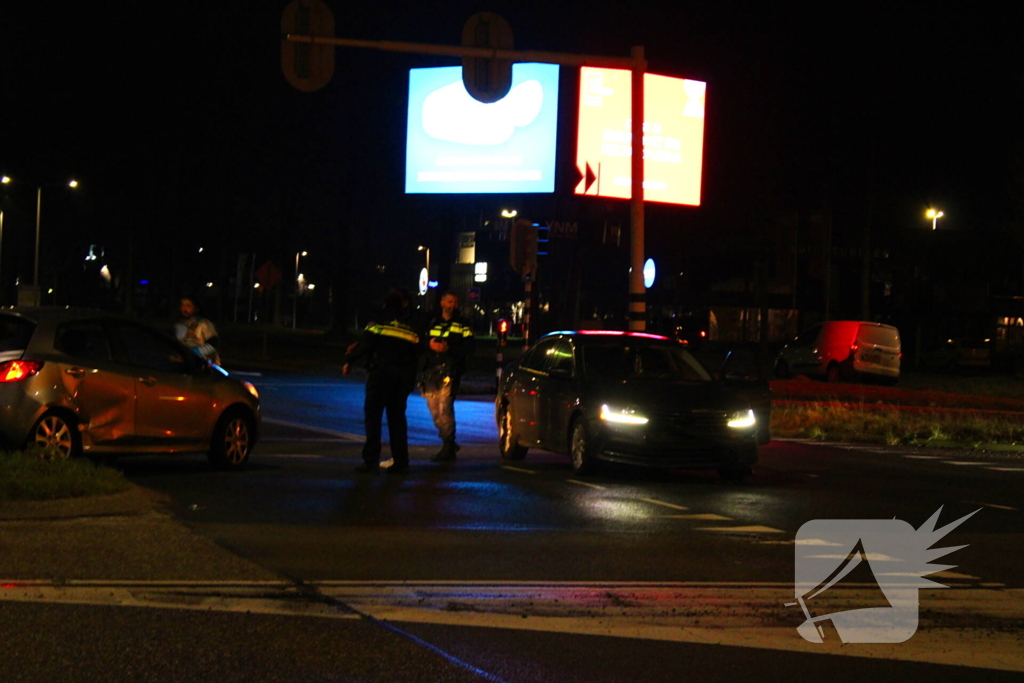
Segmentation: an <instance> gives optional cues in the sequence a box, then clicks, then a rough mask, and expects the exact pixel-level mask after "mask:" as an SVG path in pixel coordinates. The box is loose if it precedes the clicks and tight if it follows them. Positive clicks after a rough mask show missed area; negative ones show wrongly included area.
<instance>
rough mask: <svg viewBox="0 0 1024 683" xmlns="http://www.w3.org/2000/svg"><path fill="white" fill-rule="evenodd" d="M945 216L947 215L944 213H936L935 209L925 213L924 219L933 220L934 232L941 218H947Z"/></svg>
mask: <svg viewBox="0 0 1024 683" xmlns="http://www.w3.org/2000/svg"><path fill="white" fill-rule="evenodd" d="M945 215H946V214H944V213H943V212H941V211H936V210H935V209H928V210H927V211H925V212H924V217H925V218H931V219H932V230H934V229H935V227H936V224H937V223H938V220H939V219H940V218H942V217H943V216H945Z"/></svg>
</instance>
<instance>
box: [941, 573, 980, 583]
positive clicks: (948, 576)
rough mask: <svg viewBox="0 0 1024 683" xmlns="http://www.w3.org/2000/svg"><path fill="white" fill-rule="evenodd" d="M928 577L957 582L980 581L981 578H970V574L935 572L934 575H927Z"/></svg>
mask: <svg viewBox="0 0 1024 683" xmlns="http://www.w3.org/2000/svg"><path fill="white" fill-rule="evenodd" d="M928 577H929V578H937V579H955V580H957V581H979V580H981V577H979V576H971V575H970V574H959V573H957V572H935V573H934V574H929V575H928Z"/></svg>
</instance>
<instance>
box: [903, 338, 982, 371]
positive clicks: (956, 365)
mask: <svg viewBox="0 0 1024 683" xmlns="http://www.w3.org/2000/svg"><path fill="white" fill-rule="evenodd" d="M921 365H924V366H926V367H932V368H943V369H946V370H959V369H963V368H987V367H991V365H992V343H991V340H990V339H947V340H946V341H945V342H944V343H942V344H939V345H938V346H935V347H933V348H930V349H925V350H924V351H922V352H921Z"/></svg>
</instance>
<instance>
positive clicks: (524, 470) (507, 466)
mask: <svg viewBox="0 0 1024 683" xmlns="http://www.w3.org/2000/svg"><path fill="white" fill-rule="evenodd" d="M501 469H503V470H509V471H510V472H522V473H523V474H537V472H536V471H535V470H527V469H523V468H522V467H512V465H502V466H501Z"/></svg>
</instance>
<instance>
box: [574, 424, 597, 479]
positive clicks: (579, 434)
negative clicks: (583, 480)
mask: <svg viewBox="0 0 1024 683" xmlns="http://www.w3.org/2000/svg"><path fill="white" fill-rule="evenodd" d="M569 453H570V454H571V455H572V469H573V471H574V472H576V473H577V474H587V473H589V472H593V471H594V470H595V469H596V467H597V458H596V457H595V455H594V443H593V439H592V438H591V435H590V430H589V429H588V428H587V423H586V421H585V420H584V419H583V418H582V417H581V418H579V419H578V420H576V422H575V423H574V424H573V426H572V439H571V441H570V442H569Z"/></svg>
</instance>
